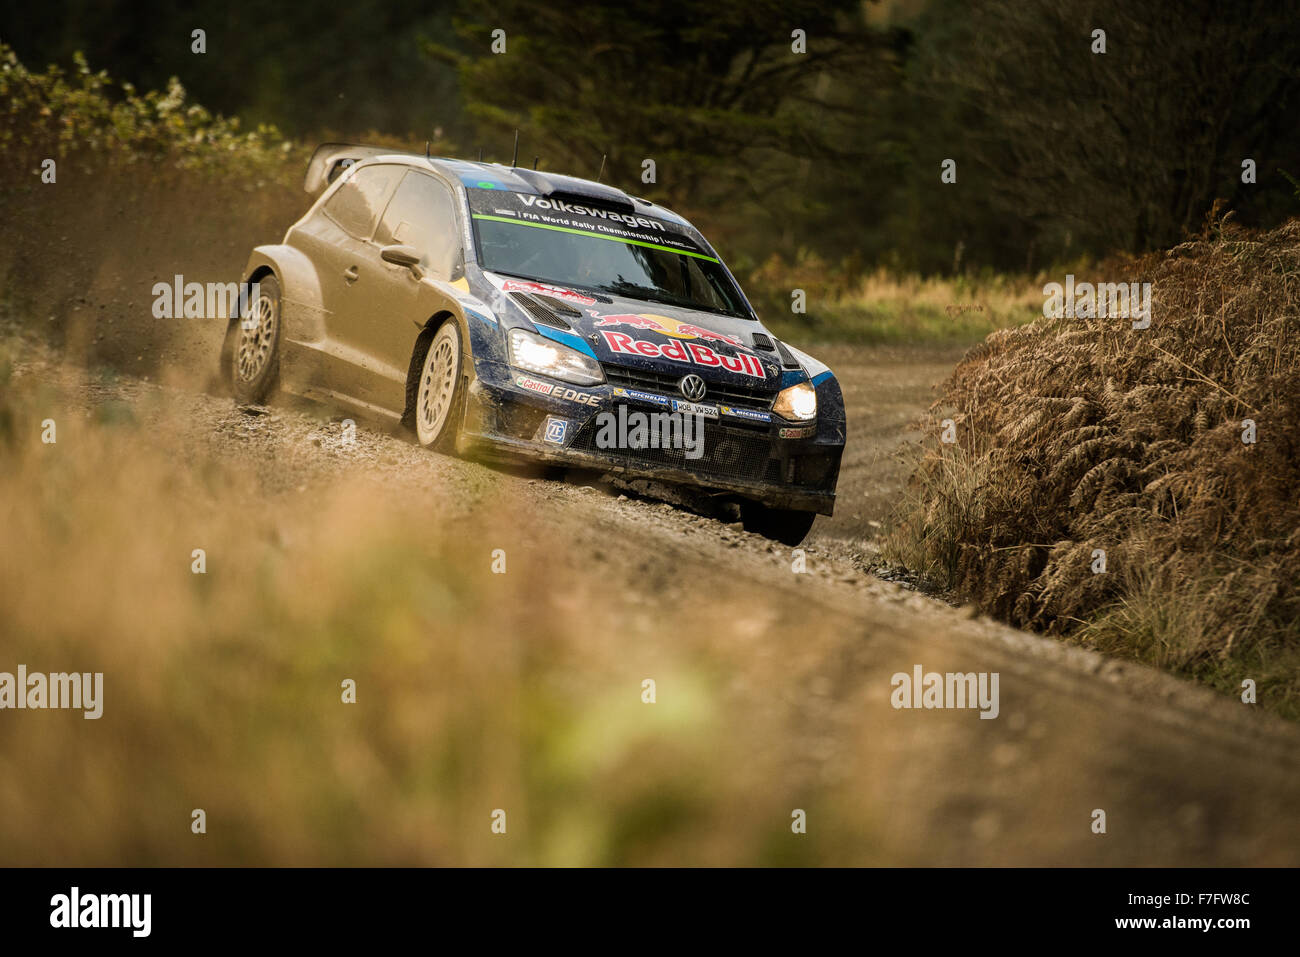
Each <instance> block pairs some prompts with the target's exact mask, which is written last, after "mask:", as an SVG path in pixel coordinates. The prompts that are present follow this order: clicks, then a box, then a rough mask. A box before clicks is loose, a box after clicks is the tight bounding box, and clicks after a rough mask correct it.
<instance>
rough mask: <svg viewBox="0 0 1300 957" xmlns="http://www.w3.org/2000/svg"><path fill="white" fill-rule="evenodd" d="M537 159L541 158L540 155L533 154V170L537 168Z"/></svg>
mask: <svg viewBox="0 0 1300 957" xmlns="http://www.w3.org/2000/svg"><path fill="white" fill-rule="evenodd" d="M539 160H541V157H540V156H534V157H533V170H534V171H536V169H537V163H538V161H539Z"/></svg>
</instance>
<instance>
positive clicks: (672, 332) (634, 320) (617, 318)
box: [588, 310, 745, 348]
mask: <svg viewBox="0 0 1300 957" xmlns="http://www.w3.org/2000/svg"><path fill="white" fill-rule="evenodd" d="M588 311H590V312H591V314H592V315H593V316H596V317H597V318H598V319H599V320H600V321H599V322H597V323H596V325H597V326H628V327H630V328H632V329H647V330H649V331H650V332H657V333H659V334H660V335H664V336H671V337H672V338H674V339H704V340H705V341H707V342H726V343H729V344H730V345H733V346H741V347H742V348H743V347H744V345H745V344H744V343H743V342H741V341H740V339H738V338H737V337H735V336H728V335H724V334H722V333H721V332H713V331H712V330H710V329H705V328H704V327H703V326H697V325H694V324H693V323H689V322H679V321H678V320H676V319H673V318H671V317H670V316H657V315H655V314H653V313H641V314H639V315H637V314H634V313H619V314H616V315H612V316H601V315H599V314H598V313H597V312H595V310H588Z"/></svg>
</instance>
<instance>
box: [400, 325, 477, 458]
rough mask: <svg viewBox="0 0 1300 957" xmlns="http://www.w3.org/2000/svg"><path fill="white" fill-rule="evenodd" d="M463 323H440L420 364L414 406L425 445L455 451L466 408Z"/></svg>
mask: <svg viewBox="0 0 1300 957" xmlns="http://www.w3.org/2000/svg"><path fill="white" fill-rule="evenodd" d="M461 363H462V354H461V337H460V327H459V326H458V325H457V324H456V321H455V320H454V319H448V320H447V321H446V322H444V323H443V324H442V325H441V326H439V327H438V331H437V333H436V334H435V335H434V337H433V340H432V341H431V342H430V343H429V348H428V349H427V351H426V352H425V354H424V360H423V362H421V364H420V377H419V379H418V380H417V382H416V388H415V396H414V400H415V407H414V409H412V412H413V418H414V420H415V421H414V424H415V437H416V439H417V440H418V441H419V443H420V444H421V445H423V446H424V447H425V448H431V449H433V450H434V451H437V452H448V453H450V452H454V451H455V449H456V436H457V433H459V432H460V419H461V416H462V413H463V409H464V397H465V383H464V381H463V377H462V375H461Z"/></svg>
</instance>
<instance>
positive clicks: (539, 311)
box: [510, 292, 580, 332]
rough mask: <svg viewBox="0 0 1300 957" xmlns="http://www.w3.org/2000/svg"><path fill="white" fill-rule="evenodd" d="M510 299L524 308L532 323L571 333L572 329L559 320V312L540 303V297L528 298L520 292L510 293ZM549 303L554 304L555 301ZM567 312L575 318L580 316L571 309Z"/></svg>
mask: <svg viewBox="0 0 1300 957" xmlns="http://www.w3.org/2000/svg"><path fill="white" fill-rule="evenodd" d="M510 298H511V299H513V300H514V301H515V302H517V303H519V305H521V306H523V307H524V311H525V312H527V313H528V315H529V316H531V317H532V320H533V322H540V323H541V324H542V325H544V326H550V327H551V328H553V329H563V330H564V331H565V332H572V331H573V327H572V326H570V325H569V324H568V323H567V322H565V321H564V320H563V319H562V318H560V315H559V311H558V310H556V309H553V308H551V307H550V306H549V305H548V304H546V303H545V302H542V301H541V297H540V296H529V295H526V294H525V293H522V292H512V293H511V294H510ZM546 298H548V299H550V298H551V297H549V296H547V297H546ZM551 301H552V302H554V301H555V300H551ZM566 308H568V307H566ZM569 312H571V313H572V314H573V315H575V316H577V315H580V313H578V312H577V311H576V310H573V309H569Z"/></svg>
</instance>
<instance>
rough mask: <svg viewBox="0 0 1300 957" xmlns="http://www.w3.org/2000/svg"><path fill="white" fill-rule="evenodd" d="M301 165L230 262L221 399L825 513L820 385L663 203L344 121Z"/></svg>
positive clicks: (781, 522)
mask: <svg viewBox="0 0 1300 957" xmlns="http://www.w3.org/2000/svg"><path fill="white" fill-rule="evenodd" d="M305 185H306V189H307V191H308V193H310V194H311V195H313V196H314V197H315V202H314V203H313V204H312V206H311V209H309V210H308V211H307V214H306V215H305V216H303V217H302V219H300V220H299V221H298V222H297V223H295V224H294V225H293V226H291V227H290V228H289V231H288V232H287V233H286V234H285V237H284V240H283V241H282V242H281V243H279V244H278V245H274V246H258V247H257V248H256V249H254V250H253V252H252V255H251V256H250V258H249V261H248V266H247V269H246V271H245V273H244V281H245V283H247V284H248V286H247V288H248V290H250V293H249V295H248V296H247V298H246V301H245V302H244V303H243V305H242V306H241V308H240V309H239V310H238V311H237V312H236V314H235V315H233V316H232V319H231V322H230V325H229V328H228V331H227V334H226V338H225V342H224V346H223V350H222V361H223V365H224V367H225V369H226V370H227V374H228V376H229V380H230V383H231V386H232V388H233V391H234V393H235V395H236V397H237V398H238V400H239V401H241V402H245V403H261V402H264V401H266V400H267V398H268V397H269V396H270V395H271V393H272V392H273V391H274V390H275V389H276V388H284V389H285V390H287V391H290V392H293V393H297V394H301V395H305V396H308V397H314V398H319V399H322V400H326V401H331V402H335V403H339V404H341V405H343V406H345V407H349V408H354V409H357V410H360V411H362V412H366V413H369V414H371V415H372V416H376V417H380V418H388V419H391V420H392V421H394V422H397V421H400V422H401V423H402V424H404V425H406V426H407V427H408V428H410V429H411V430H413V431H414V434H415V437H416V438H417V440H418V441H419V442H420V444H421V445H424V446H428V447H430V448H433V449H437V450H439V451H444V452H449V453H458V454H474V455H476V456H481V457H485V458H490V459H515V460H518V459H521V458H522V459H526V460H532V461H539V462H545V463H553V464H556V465H561V466H568V467H577V468H583V469H595V470H599V471H602V472H606V473H615V474H617V475H620V476H622V477H625V478H633V479H638V478H639V479H648V480H651V481H653V482H660V483H671V484H677V485H689V486H694V487H695V488H696V489H698V490H700V491H701V492H702V493H703V494H705V495H706V496H717V497H720V498H722V499H725V500H729V501H732V502H734V503H736V504H738V505H739V506H740V511H741V518H742V520H743V522H744V524H745V527H746V528H747V529H749V530H751V531H756V532H759V533H762V534H765V535H767V536H769V537H772V538H775V539H778V540H780V541H783V542H787V543H791V544H797V543H798V542H799V541H801V540H802V539H803V537H804V536H805V535H806V534H807V532H808V530H809V529H810V528H811V526H812V523H813V519H814V517H815V516H816V515H817V514H819V513H820V514H824V515H830V514H831V512H832V509H833V508H834V504H835V485H836V481H837V479H838V476H839V467H840V457H841V454H842V452H843V449H844V439H845V416H844V400H843V396H842V394H841V391H840V387H839V384H838V383H837V381H836V379H835V377H834V375H832V373H831V372H830V370H829V369H827V368H826V366H824V365H822V364H821V363H820V362H818V361H817V360H816V359H814V358H812V357H811V356H809V355H806V354H805V353H803V352H800V351H799V350H798V349H796V348H794V347H793V346H790V345H788V344H786V343H784V342H781V341H780V340H778V339H777V337H776V336H774V335H772V333H770V332H769V331H768V330H767V329H765V328H764V327H763V325H762V323H761V322H760V321H759V319H758V316H757V314H756V313H755V312H754V309H753V307H752V306H751V305H750V303H749V301H748V300H747V299H746V298H745V295H744V293H742V292H741V290H740V287H739V285H738V284H737V282H736V280H735V279H734V278H733V277H732V275H731V273H730V271H729V270H728V269H727V267H726V266H725V265H724V264H723V262H722V260H721V258H719V256H718V254H717V253H716V252H715V251H714V250H713V248H712V247H711V246H710V245H709V243H708V242H707V241H706V240H705V239H704V237H703V236H702V235H701V234H700V233H699V232H698V231H697V230H696V229H695V228H694V227H693V226H691V224H690V223H688V222H687V221H686V220H685V219H683V218H682V217H681V216H678V215H677V214H675V213H673V212H671V211H670V210H668V209H665V208H663V207H662V206H658V205H656V204H654V203H651V202H648V201H646V200H644V199H640V198H638V197H634V196H631V195H629V194H627V193H625V192H623V191H622V190H620V189H616V188H614V187H613V186H609V185H605V184H601V183H598V182H592V181H590V180H584V179H578V178H575V177H571V176H563V175H558V174H555V173H550V172H538V171H536V170H530V169H520V168H516V167H507V166H504V165H501V164H497V163H482V162H468V161H464V160H457V159H448V158H440V157H429V156H427V155H422V154H407V153H396V152H393V151H391V150H387V149H382V148H376V147H364V146H353V145H347V144H326V145H324V146H321V147H319V148H318V149H317V150H316V152H315V153H314V154H313V156H312V159H311V162H310V163H309V165H308V170H307V178H306V184H305ZM628 422H632V423H633V425H634V427H633V428H631V429H627V428H625V426H626V425H627V423H628ZM647 423H648V424H649V428H648V429H646V428H640V431H639V432H638V428H637V426H645V425H646V424H647ZM647 433H648V435H649V439H648V440H647ZM656 439H662V441H656Z"/></svg>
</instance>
